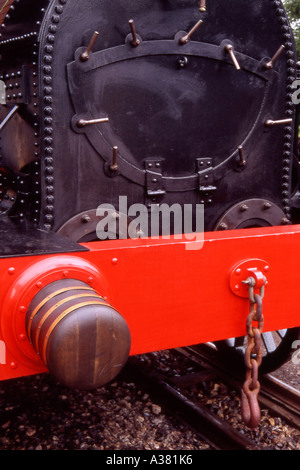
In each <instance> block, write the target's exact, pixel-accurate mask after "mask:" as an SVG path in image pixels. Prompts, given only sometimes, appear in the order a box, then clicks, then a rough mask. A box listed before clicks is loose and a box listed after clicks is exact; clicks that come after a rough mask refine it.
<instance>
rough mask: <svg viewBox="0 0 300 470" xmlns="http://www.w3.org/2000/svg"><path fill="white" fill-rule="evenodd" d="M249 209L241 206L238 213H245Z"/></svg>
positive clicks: (243, 205) (244, 205)
mask: <svg viewBox="0 0 300 470" xmlns="http://www.w3.org/2000/svg"><path fill="white" fill-rule="evenodd" d="M248 209H249V207H248V206H247V205H246V204H242V205H241V207H240V211H241V212H245V211H247V210H248Z"/></svg>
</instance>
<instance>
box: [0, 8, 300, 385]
mask: <svg viewBox="0 0 300 470" xmlns="http://www.w3.org/2000/svg"><path fill="white" fill-rule="evenodd" d="M0 6H1V10H0V19H1V23H2V24H1V37H0V54H1V62H0V75H1V76H0V100H1V108H0V139H1V140H0V147H1V148H0V153H1V155H0V157H1V158H0V166H1V167H0V178H1V182H0V185H1V186H0V188H1V189H0V196H1V198H0V226H1V228H0V230H1V245H2V247H1V262H2V272H3V273H4V272H5V275H6V277H4V274H3V279H2V286H3V288H2V293H1V302H2V306H3V308H2V312H1V313H0V320H1V326H0V340H1V341H2V342H3V344H5V346H6V360H5V361H4V360H3V361H2V364H1V365H0V379H1V378H3V379H6V378H11V377H16V376H20V375H26V374H31V373H36V372H40V371H46V370H50V371H51V372H52V373H54V374H55V376H56V377H57V378H58V379H59V380H61V381H62V382H63V383H65V384H66V385H68V386H74V387H79V388H92V387H97V386H99V385H102V384H103V383H106V382H107V381H109V380H111V379H112V378H113V377H114V376H115V375H116V374H117V373H118V372H119V370H120V369H121V368H122V367H123V365H124V364H125V362H126V360H127V358H128V355H129V354H134V353H139V352H145V351H150V350H154V349H155V348H161V349H162V348H167V347H169V346H174V345H176V344H181V345H182V344H188V342H191V341H198V342H201V341H202V340H205V341H207V340H213V341H218V340H222V341H221V343H216V344H218V345H219V346H220V347H221V348H224V347H225V348H226V349H230V346H236V342H233V343H232V341H231V342H230V341H229V340H228V338H229V336H228V335H230V336H232V335H233V336H234V335H237V336H236V337H239V338H240V337H242V336H243V333H242V331H243V330H242V327H241V324H242V323H243V322H242V321H240V320H234V321H233V322H232V325H233V326H232V328H230V327H228V326H227V327H225V325H224V322H223V323H222V322H221V323H220V322H219V325H220V326H219V330H218V329H217V328H216V327H215V326H214V325H213V324H212V326H211V327H210V329H209V328H208V330H207V334H206V335H203V334H202V335H201V334H199V333H198V334H197V333H194V331H193V330H197V328H196V329H195V328H194V323H193V321H196V320H195V318H196V317H197V314H196V312H194V313H192V314H191V317H190V318H193V319H194V320H193V321H192V320H189V319H188V318H184V319H183V318H182V317H180V314H179V313H177V314H176V313H175V316H176V315H177V316H178V320H177V323H176V320H175V321H174V318H172V312H173V314H174V311H177V310H176V308H175V305H176V304H178V305H179V310H180V309H181V308H182V302H181V299H178V298H177V300H176V303H175V302H174V301H173V300H170V299H173V295H174V288H175V289H176V287H175V286H177V285H178V288H179V289H180V290H181V286H182V285H183V284H182V282H183V283H186V284H189V285H192V286H193V291H194V292H195V284H196V283H198V281H195V280H194V273H195V270H194V269H195V268H193V269H189V268H186V266H187V264H185V263H190V262H191V263H192V262H195V261H192V259H194V260H196V259H197V256H200V254H199V253H196V252H195V253H189V255H186V256H189V258H188V260H187V259H186V258H184V260H185V261H183V264H182V265H180V266H181V268H180V269H181V272H178V267H176V265H175V264H174V265H173V264H172V262H173V261H172V260H173V259H176V260H177V261H178V259H179V255H178V251H174V253H173V251H171V250H173V247H174V246H175V245H174V243H173V242H174V238H173V239H172V237H174V236H175V235H176V234H177V235H178V233H181V232H182V231H183V227H182V226H181V227H180V228H179V229H178V230H177V231H176V230H175V228H174V227H172V228H171V229H170V232H169V233H168V234H167V235H170V237H171V240H167V241H165V242H164V241H162V240H161V239H160V238H159V237H162V236H163V235H165V233H164V231H163V230H162V229H161V228H159V229H158V233H157V235H158V238H159V241H157V240H156V241H155V242H154V243H156V245H154V252H153V253H154V254H152V251H151V250H150V248H149V246H150V245H147V243H150V242H147V240H146V239H144V238H143V234H142V230H140V229H141V227H139V225H138V224H136V226H135V228H136V240H135V241H134V240H129V238H130V237H128V228H129V226H130V224H131V222H132V218H131V217H130V215H128V214H124V213H123V212H122V211H120V207H119V205H120V196H122V197H126V201H127V203H128V205H129V206H132V205H134V204H142V205H143V207H144V208H145V211H146V218H147V220H148V221H149V224H150V225H149V226H150V228H151V220H152V219H151V214H152V212H153V210H154V208H156V210H159V208H160V207H161V205H163V204H165V205H167V206H168V207H172V206H173V205H174V204H176V205H177V206H179V207H180V208H182V209H183V208H185V209H187V210H188V211H189V214H190V215H191V218H192V224H193V227H194V226H195V220H196V208H197V207H198V206H199V205H201V206H202V207H204V230H205V232H207V233H214V232H216V237H217V239H219V238H218V237H224V234H226V233H227V231H230V233H231V231H232V230H236V229H239V230H243V229H250V232H249V233H254V232H251V229H252V230H259V229H266V230H267V233H269V232H268V230H269V229H270V227H280V228H282V229H286V228H287V227H288V226H289V225H290V224H291V223H295V222H297V217H298V216H297V211H298V209H297V200H298V192H297V191H298V184H299V183H298V180H299V162H298V156H297V148H296V146H295V142H296V139H297V136H296V134H297V132H296V130H297V129H296V128H297V120H296V111H295V105H294V103H293V99H292V97H293V92H294V88H293V86H294V81H295V79H296V52H295V45H294V40H293V35H292V32H291V29H290V26H289V22H288V19H287V17H286V14H285V11H284V8H283V5H282V3H281V2H280V1H277V0H255V1H251V2H241V1H240V0H228V1H226V2H224V1H223V0H206V1H205V0H200V1H199V0H155V1H153V0H151V1H150V0H144V1H142V2H141V1H138V0H130V1H129V2H128V1H124V0H114V1H113V2H111V1H108V0H101V1H100V0H86V1H84V2H78V1H75V0H39V1H36V0H15V1H12V0H9V1H2V0H1V2H0ZM99 205H106V208H107V210H106V213H105V217H106V221H109V220H111V221H115V222H116V225H115V226H116V227H117V230H116V233H114V234H113V236H111V237H109V236H108V235H107V233H106V235H107V238H109V240H108V241H99V236H98V235H99V234H98V232H97V227H98V224H99V220H103V217H104V215H103V214H102V216H101V215H99V212H98V211H97V208H98V207H99ZM101 217H102V219H101ZM131 229H132V225H131ZM228 233H229V232H228ZM236 233H237V234H236V235H233V237H237V236H239V235H238V232H236ZM255 233H260V232H255ZM243 235H244V232H243ZM126 243H127V245H126ZM133 243H137V246H138V249H137V250H133V249H131V250H130V248H131V247H133ZM159 243H161V245H159ZM125 245H126V248H125ZM158 246H162V250H163V249H164V247H166V248H165V249H166V250H167V253H169V254H168V255H167V256H166V258H165V257H164V258H159V256H158V254H157V251H155V250H159V248H158ZM121 248H122V249H123V250H125V251H124V252H126V263H125V262H124V264H126V266H127V271H126V266H124V264H123V267H122V268H121V270H120V272H119V273H116V271H114V272H111V271H110V270H111V269H114V268H111V267H110V268H108V267H107V272H106V271H105V270H106V266H108V261H107V260H108V258H109V259H110V260H111V261H110V263H111V265H117V262H118V260H119V256H118V255H114V254H113V253H114V250H115V249H120V250H121ZM181 248H182V247H181ZM181 248H178V247H177V249H178V250H180V253H182V250H181ZM93 250H96V252H97V253H96V254H93ZM98 250H99V251H98ZM147 250H148V252H149V253H151V255H150V257H149V258H148V257H147V256H148V255H147V254H145V253H146V252H147ZM174 250H175V248H174ZM121 251H122V250H121ZM134 251H135V252H136V253H137V254H138V257H137V258H134V259H133V258H131V256H133V252H134ZM91 253H92V255H91ZM214 253H215V254H210V256H212V257H213V258H212V259H213V260H214V261H213V262H211V261H207V260H206V261H205V263H204V264H203V262H202V261H201V259H200V261H197V263H198V269H199V270H202V271H203V270H205V269H209V268H208V267H207V266H208V264H211V265H212V266H215V263H218V257H219V256H220V252H219V251H218V249H216V251H215V252H214ZM89 256H90V257H89ZM106 256H107V257H108V258H106ZM192 256H194V258H192ZM251 256H252V257H253V256H254V251H253V250H252V251H251ZM254 257H255V256H254ZM150 258H152V260H153V263H154V262H155V259H159V261H157V262H158V264H159V266H160V267H159V268H157V267H155V268H153V269H152V268H151V265H150V263H151V260H150ZM168 262H169V263H170V266H172V269H171V270H170V272H169V273H168V272H166V273H165V276H166V277H165V282H164V284H165V289H164V290H163V291H162V289H161V281H160V279H162V277H161V275H160V274H159V272H160V269H161V270H162V269H163V267H162V265H164V263H166V264H167V263H168ZM201 263H202V264H201ZM143 265H144V266H143ZM199 266H200V267H199ZM144 267H145V270H147V274H145V273H144V271H143V268H144ZM212 269H216V268H212ZM135 270H136V271H138V270H140V272H141V273H142V274H141V276H140V277H143V276H144V282H145V284H144V285H143V283H142V281H140V278H139V279H138V280H137V278H136V277H134V274H133V272H134V271H135ZM176 270H177V273H176V274H175V273H174V278H173V277H172V276H173V274H172V273H173V272H174V271H176ZM108 271H109V273H110V274H108ZM197 271H198V270H197ZM143 273H144V274H143ZM149 273H150V274H149ZM148 275H149V276H148ZM147 276H148V277H147ZM167 276H169V277H167ZM183 278H184V280H183ZM147 279H148V280H147ZM158 280H159V281H158ZM139 282H141V284H140V285H139V284H138V283H139ZM175 283H176V284H175ZM198 285H199V284H198ZM122 286H125V287H124V291H122ZM134 287H135V289H134ZM181 291H182V290H181ZM269 292H270V291H269ZM190 294H191V295H192V290H191V292H190ZM190 294H189V288H188V287H187V288H186V290H185V294H182V295H186V296H187V297H189V296H190V297H191V295H190ZM201 295H202V296H204V294H203V293H201V294H200V297H201ZM230 295H231V294H229V293H228V299H229V296H230ZM133 297H134V298H133ZM121 298H122V300H120V299H121ZM164 298H167V299H168V301H167V300H164ZM124 299H126V300H124ZM153 299H157V300H156V302H155V301H154V300H153ZM211 300H212V299H210V301H211ZM238 300H240V299H238ZM225 301H226V300H225ZM122 302H125V303H126V302H127V304H126V305H125V303H124V305H123V304H122ZM143 302H144V303H143ZM151 302H152V303H151ZM230 302H231V300H229V304H230ZM241 302H244V299H243V300H241ZM196 303H197V302H196ZM144 305H149V311H148V310H147V307H144ZM193 305H195V301H194V300H193ZM201 305H202V304H201ZM205 305H206V304H205ZM208 305H209V303H208ZM243 305H244V304H243ZM115 306H117V308H115ZM202 307H203V306H201V308H202ZM206 307H207V306H205V308H206ZM193 308H194V307H191V310H193ZM195 308H196V307H195ZM243 308H244V307H243ZM191 310H189V313H190V312H191ZM196 310H197V311H199V309H198V308H197V309H196ZM119 312H120V313H119ZM155 312H157V313H155ZM148 313H149V315H148ZM234 315H235V314H234ZM159 318H163V319H164V320H162V321H163V322H165V323H164V327H163V328H162V333H159V334H156V332H155V328H160V326H159V324H160V325H161V321H160V320H159ZM179 318H180V320H179ZM296 318H297V317H296V314H294V316H293V318H292V319H291V320H290V321H287V317H280V320H281V321H278V320H276V321H277V323H278V326H279V328H277V323H276V322H275V320H273V322H274V323H272V322H271V323H270V328H274V327H275V328H276V331H277V332H278V335H279V337H280V345H279V346H278V343H276V344H275V342H274V340H273V339H272V338H273V333H266V336H265V338H266V345H267V346H266V349H267V354H266V360H265V361H264V364H266V369H268V370H269V369H270V368H272V367H273V368H274V367H277V366H278V362H279V363H281V362H282V361H283V360H285V358H286V355H285V353H286V352H289V351H290V350H291V342H292V341H293V340H295V339H296V338H297V337H298V334H299V329H298V326H299V324H297V321H296ZM198 321H201V319H200V320H199V319H198V320H197V322H198ZM148 322H150V323H151V325H150V326H149V323H148ZM158 323H159V324H158ZM228 323H229V325H230V321H229V322H228ZM153 325H154V326H153ZM155 325H156V326H155ZM197 325H198V323H197ZM281 325H282V326H281ZM294 327H295V328H294ZM183 330H184V331H183ZM165 331H167V336H164V335H165ZM192 331H193V333H192ZM213 332H215V333H214V334H213ZM168 335H169V339H167V337H168ZM270 335H271V336H270ZM136 337H139V338H141V340H140V342H141V344H139V345H138V346H137V347H134V343H135V338H136ZM171 338H172V339H171ZM175 338H176V341H175ZM240 343H241V340H239V341H238V346H239V345H240ZM268 345H269V346H268ZM234 349H235V347H234ZM237 356H238V354H237ZM274 356H276V357H278V358H279V361H278V360H275V357H274ZM0 362H1V361H0ZM275 364H276V365H275Z"/></svg>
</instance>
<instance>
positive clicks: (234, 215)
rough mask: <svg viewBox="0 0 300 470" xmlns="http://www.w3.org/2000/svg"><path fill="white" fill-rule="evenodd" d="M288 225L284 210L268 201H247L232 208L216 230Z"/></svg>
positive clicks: (219, 222) (222, 218)
mask: <svg viewBox="0 0 300 470" xmlns="http://www.w3.org/2000/svg"><path fill="white" fill-rule="evenodd" d="M286 223H288V220H287V219H286V216H285V214H284V212H283V211H282V209H280V207H278V206H277V205H276V204H274V203H273V202H271V201H268V200H267V199H247V200H245V201H241V202H239V203H238V204H235V205H234V206H232V207H230V209H228V211H226V212H225V214H224V215H223V216H222V217H221V219H220V220H219V221H218V223H217V225H216V227H215V230H236V229H243V228H253V227H272V226H276V225H283V224H286Z"/></svg>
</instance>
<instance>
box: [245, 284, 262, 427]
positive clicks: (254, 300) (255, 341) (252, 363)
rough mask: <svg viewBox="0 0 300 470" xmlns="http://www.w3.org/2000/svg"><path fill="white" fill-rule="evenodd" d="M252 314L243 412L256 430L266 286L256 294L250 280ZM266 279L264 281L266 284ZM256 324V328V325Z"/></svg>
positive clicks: (248, 337) (247, 327)
mask: <svg viewBox="0 0 300 470" xmlns="http://www.w3.org/2000/svg"><path fill="white" fill-rule="evenodd" d="M246 282H247V284H249V299H250V312H249V315H248V317H247V322H246V330H247V335H248V336H247V342H248V344H247V348H246V351H245V365H246V380H245V382H244V385H243V388H242V394H241V412H242V418H243V420H244V422H245V424H246V425H247V426H248V427H249V428H251V429H254V428H256V427H257V426H258V424H259V422H260V419H261V413H260V407H259V404H258V393H259V390H260V383H259V380H258V368H259V366H260V364H261V362H262V348H261V334H262V331H263V327H264V316H263V313H262V299H263V296H264V285H263V286H262V287H261V289H260V294H255V293H254V287H255V280H254V279H253V278H249V279H248V280H247V281H246ZM265 282H266V279H265V280H264V284H265ZM254 322H256V323H257V324H256V326H255V323H254Z"/></svg>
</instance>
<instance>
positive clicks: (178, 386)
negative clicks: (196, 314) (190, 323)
mask: <svg viewBox="0 0 300 470" xmlns="http://www.w3.org/2000/svg"><path fill="white" fill-rule="evenodd" d="M172 354H174V355H175V357H177V358H178V360H179V361H186V364H187V366H186V370H187V373H183V374H180V375H178V374H177V373H176V374H174V375H173V376H172V373H170V372H168V373H164V372H163V371H161V370H158V371H157V372H155V371H154V369H153V368H151V370H150V369H148V368H147V366H146V365H145V363H144V362H143V360H141V359H140V358H138V357H134V358H131V359H130V360H129V362H128V366H127V367H126V369H125V373H126V375H128V376H130V378H131V379H132V380H134V381H135V383H137V384H138V385H139V386H140V387H142V388H143V389H144V390H146V391H147V392H148V393H149V394H150V395H151V396H152V398H153V399H155V400H156V401H157V402H159V403H160V404H161V405H162V406H163V407H164V409H165V410H166V411H168V412H169V413H170V414H171V415H172V416H175V417H176V418H177V419H179V420H180V421H181V422H183V423H185V424H186V425H188V426H189V427H191V428H192V429H193V430H194V431H196V432H197V433H198V435H199V437H201V438H202V439H203V440H204V441H206V442H207V443H208V444H209V445H210V446H211V447H212V448H213V449H218V450H262V449H267V448H268V447H266V446H262V445H260V444H258V443H257V442H256V440H255V438H251V437H249V435H247V433H243V432H240V431H239V430H238V429H235V428H234V427H233V426H232V425H231V424H230V423H229V422H228V421H226V420H225V419H223V418H220V417H219V416H218V415H217V414H216V413H215V412H213V411H211V410H210V409H209V408H208V407H207V406H206V405H205V403H204V404H203V403H200V400H199V401H197V400H195V399H194V398H193V397H192V396H191V394H190V393H189V392H188V390H189V389H190V388H193V387H196V386H197V384H199V383H203V382H206V381H215V382H222V383H223V384H226V386H227V387H228V388H229V389H233V390H237V391H239V390H240V389H241V385H242V382H243V376H242V375H241V374H239V373H238V371H236V370H234V369H233V368H232V364H230V367H228V366H226V364H225V363H224V361H222V360H221V359H220V354H219V353H218V352H217V351H216V350H215V349H213V348H212V347H211V346H209V345H199V346H193V347H186V348H178V349H175V350H173V351H172ZM188 364H190V365H191V367H188ZM260 382H261V391H260V395H259V402H260V405H261V407H262V408H264V409H267V410H268V412H269V414H270V415H273V416H277V417H280V418H282V420H284V421H285V422H286V423H288V425H290V426H292V427H293V428H296V429H300V411H299V403H300V392H299V391H297V390H296V389H294V388H293V387H290V386H289V385H287V384H285V383H283V382H281V381H280V380H278V379H276V378H274V377H273V376H271V375H266V376H264V377H262V378H261V379H260Z"/></svg>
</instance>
